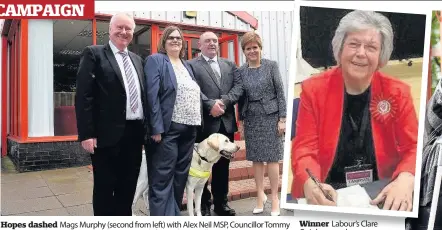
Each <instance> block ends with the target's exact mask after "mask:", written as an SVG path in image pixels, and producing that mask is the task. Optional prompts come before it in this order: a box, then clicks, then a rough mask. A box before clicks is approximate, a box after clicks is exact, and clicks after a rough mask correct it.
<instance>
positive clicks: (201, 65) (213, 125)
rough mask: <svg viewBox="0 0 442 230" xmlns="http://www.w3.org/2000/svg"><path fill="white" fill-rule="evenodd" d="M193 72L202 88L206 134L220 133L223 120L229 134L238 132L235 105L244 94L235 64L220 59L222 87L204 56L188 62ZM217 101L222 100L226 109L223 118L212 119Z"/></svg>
mask: <svg viewBox="0 0 442 230" xmlns="http://www.w3.org/2000/svg"><path fill="white" fill-rule="evenodd" d="M188 63H189V64H190V67H191V68H192V70H193V73H194V75H195V79H196V81H197V82H198V84H199V86H200V87H201V92H202V94H203V95H202V99H203V104H204V106H203V108H204V113H203V114H204V119H203V120H204V130H203V132H204V133H215V132H218V130H219V129H220V125H221V120H222V121H223V123H224V126H225V129H226V131H227V133H234V132H236V131H237V130H238V129H237V126H236V117H235V107H234V105H235V104H236V103H237V102H238V99H239V97H240V96H241V95H242V93H243V89H242V80H241V75H240V74H239V72H238V71H237V67H236V65H235V63H233V62H231V61H229V60H227V59H224V58H220V57H218V64H219V67H220V70H221V81H222V82H221V85H220V84H218V81H217V80H216V76H215V73H214V72H213V70H212V68H211V67H210V65H209V63H207V61H206V60H205V59H204V57H203V56H200V57H198V58H195V59H192V60H190V61H188ZM216 99H222V100H223V102H224V104H225V106H226V108H225V113H224V115H222V116H221V117H217V118H215V117H212V116H211V115H210V110H211V109H212V107H213V105H214V104H215V100H216Z"/></svg>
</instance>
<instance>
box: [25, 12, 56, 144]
mask: <svg viewBox="0 0 442 230" xmlns="http://www.w3.org/2000/svg"><path fill="white" fill-rule="evenodd" d="M28 53H29V55H28V87H29V94H28V100H29V106H28V116H29V118H28V119H29V121H28V122H29V123H28V130H29V131H28V135H29V137H39V136H53V135H54V102H53V97H54V96H53V95H54V94H53V92H54V85H53V82H54V80H53V78H54V77H53V76H54V67H53V63H54V61H53V21H52V20H29V37H28Z"/></svg>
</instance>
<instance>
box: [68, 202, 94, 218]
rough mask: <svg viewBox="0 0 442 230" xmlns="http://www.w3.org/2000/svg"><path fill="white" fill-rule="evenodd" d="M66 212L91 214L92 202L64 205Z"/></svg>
mask: <svg viewBox="0 0 442 230" xmlns="http://www.w3.org/2000/svg"><path fill="white" fill-rule="evenodd" d="M66 210H67V212H68V213H69V215H71V216H93V215H94V209H93V207H92V204H82V205H77V206H71V207H66Z"/></svg>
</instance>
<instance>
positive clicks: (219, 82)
mask: <svg viewBox="0 0 442 230" xmlns="http://www.w3.org/2000/svg"><path fill="white" fill-rule="evenodd" d="M209 65H210V67H212V70H213V73H215V76H216V79H217V80H218V84H221V75H220V74H219V72H218V69H217V68H215V67H214V65H216V62H215V61H214V60H213V59H209Z"/></svg>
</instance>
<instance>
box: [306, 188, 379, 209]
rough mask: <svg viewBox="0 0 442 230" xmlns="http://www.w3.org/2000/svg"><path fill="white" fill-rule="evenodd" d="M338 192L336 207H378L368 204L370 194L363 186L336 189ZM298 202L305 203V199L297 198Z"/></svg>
mask: <svg viewBox="0 0 442 230" xmlns="http://www.w3.org/2000/svg"><path fill="white" fill-rule="evenodd" d="M336 192H337V193H338V200H337V202H336V206H338V207H353V208H373V209H379V208H378V206H376V205H371V204H370V201H371V199H370V196H368V194H367V192H366V191H365V189H364V188H362V187H361V186H359V185H354V186H350V187H347V188H342V189H338V190H336ZM298 204H307V201H306V199H304V198H301V199H298Z"/></svg>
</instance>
